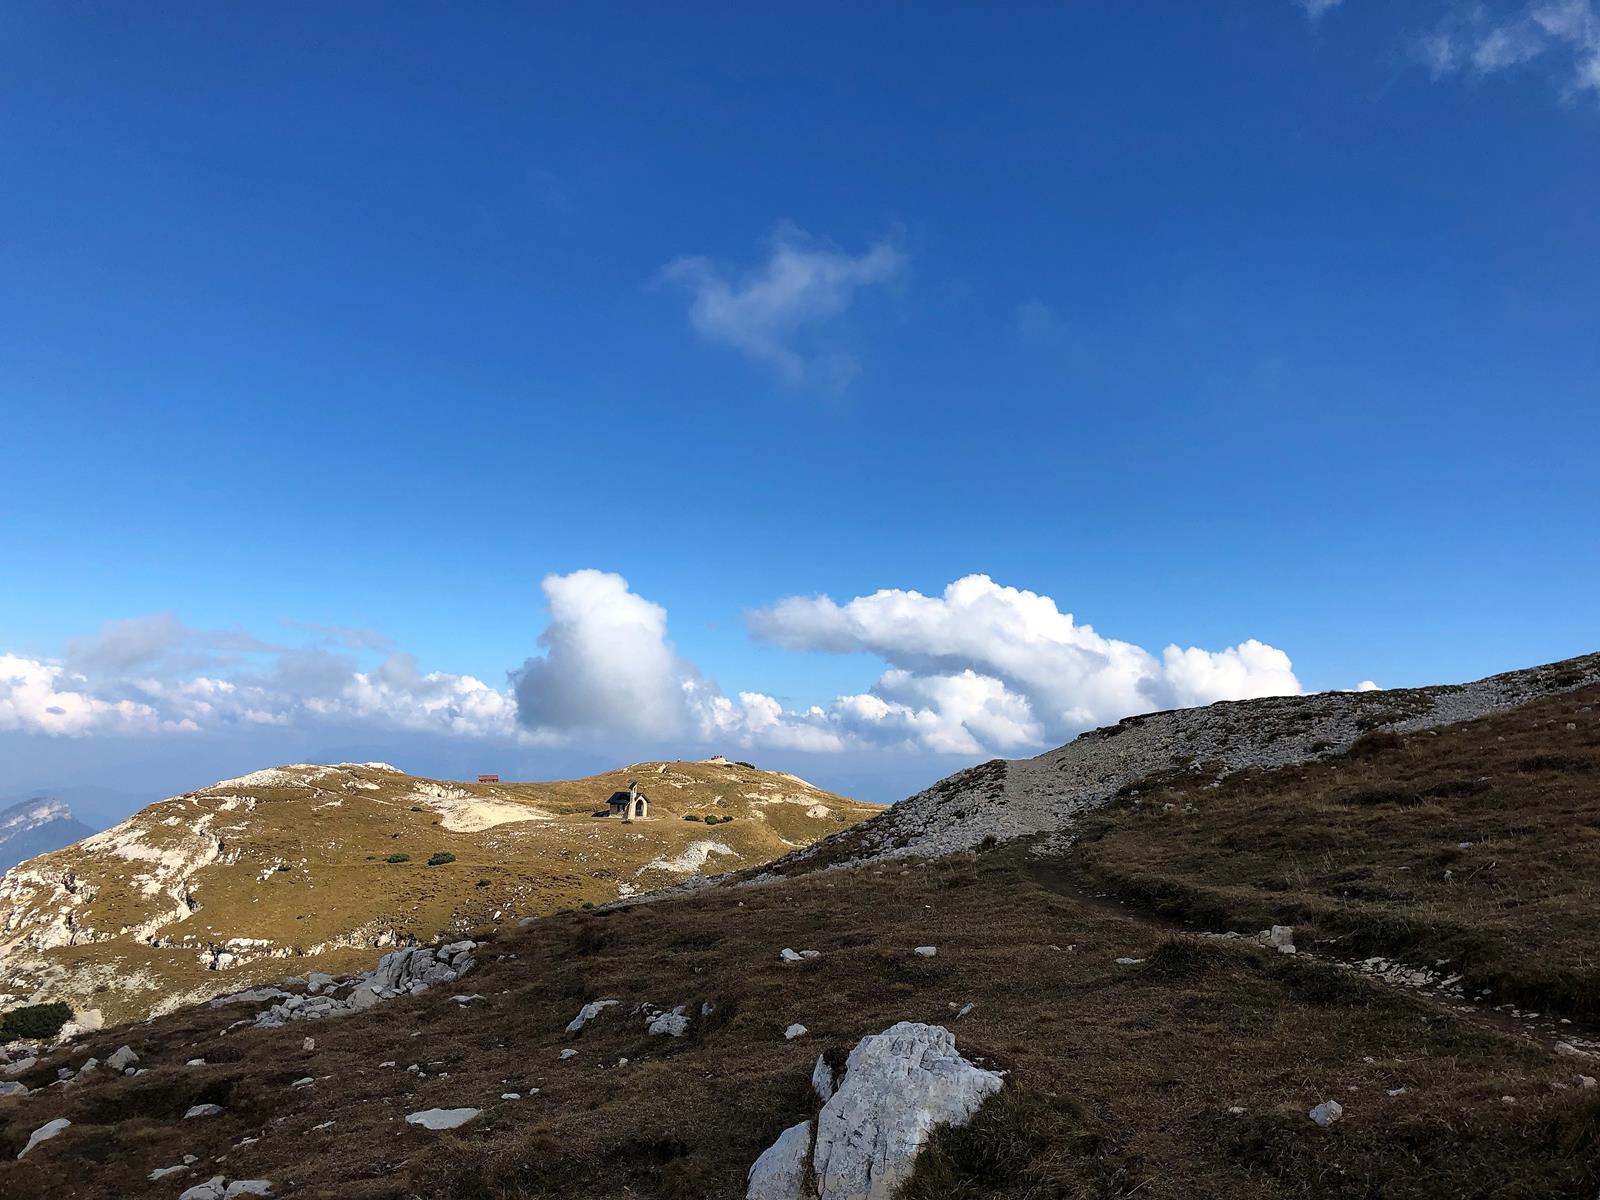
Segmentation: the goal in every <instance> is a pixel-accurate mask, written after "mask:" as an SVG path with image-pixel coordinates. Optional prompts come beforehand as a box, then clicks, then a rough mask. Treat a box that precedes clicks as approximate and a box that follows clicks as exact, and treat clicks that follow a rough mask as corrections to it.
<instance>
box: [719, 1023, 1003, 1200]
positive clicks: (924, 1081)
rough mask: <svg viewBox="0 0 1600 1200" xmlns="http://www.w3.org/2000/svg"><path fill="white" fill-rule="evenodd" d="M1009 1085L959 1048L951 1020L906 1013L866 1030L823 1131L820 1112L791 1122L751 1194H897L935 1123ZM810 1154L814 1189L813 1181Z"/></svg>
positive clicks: (966, 1111)
mask: <svg viewBox="0 0 1600 1200" xmlns="http://www.w3.org/2000/svg"><path fill="white" fill-rule="evenodd" d="M817 1074H818V1072H816V1071H813V1082H814V1083H815V1082H816V1076H817ZM1000 1086H1001V1079H1000V1076H999V1075H997V1074H996V1073H995V1072H993V1071H986V1070H983V1069H982V1068H981V1067H976V1066H974V1065H973V1064H972V1063H970V1062H968V1061H967V1060H966V1059H964V1058H962V1057H961V1055H960V1054H959V1053H957V1051H956V1039H955V1035H954V1034H952V1033H951V1032H950V1031H949V1030H948V1029H945V1028H944V1027H943V1026H940V1025H923V1024H920V1023H918V1022H914V1021H901V1022H900V1023H899V1024H898V1025H893V1026H890V1027H889V1028H888V1029H886V1030H884V1031H883V1032H882V1033H878V1034H871V1035H869V1036H867V1037H864V1038H862V1039H861V1041H860V1042H858V1043H857V1044H856V1047H855V1049H854V1050H852V1051H850V1057H849V1058H848V1059H847V1060H846V1062H845V1068H844V1075H843V1079H842V1080H841V1081H839V1082H838V1083H837V1085H836V1088H835V1090H834V1092H833V1095H832V1098H831V1099H829V1100H828V1101H827V1103H826V1104H824V1105H823V1106H822V1111H821V1112H820V1113H819V1114H818V1115H817V1120H816V1130H815V1134H814V1136H813V1132H812V1129H811V1124H810V1122H803V1123H801V1124H800V1125H795V1126H792V1127H790V1128H789V1129H787V1130H785V1131H784V1133H783V1135H782V1136H781V1137H780V1138H779V1139H778V1141H777V1142H775V1143H774V1144H773V1145H772V1146H771V1147H770V1148H769V1149H768V1150H767V1151H766V1152H765V1153H763V1154H762V1155H761V1157H760V1158H758V1159H757V1160H756V1162H755V1164H754V1165H753V1166H752V1167H751V1169H750V1178H749V1184H748V1188H747V1190H746V1193H745V1194H746V1197H747V1200H807V1198H808V1197H809V1196H812V1195H814V1196H815V1197H817V1198H818V1200H889V1198H890V1197H891V1196H893V1195H894V1193H895V1191H896V1190H897V1189H898V1188H899V1187H900V1185H901V1184H903V1183H904V1182H905V1181H906V1179H907V1178H908V1177H909V1176H910V1174H911V1168H912V1164H913V1162H914V1161H915V1159H916V1156H917V1154H918V1153H919V1152H920V1151H921V1149H922V1147H923V1146H924V1145H925V1144H926V1142H927V1140H928V1135H929V1134H930V1133H931V1132H932V1131H933V1129H934V1128H935V1127H937V1126H939V1125H964V1124H966V1123H967V1122H968V1121H969V1120H971V1119H972V1115H973V1114H974V1113H975V1112H977V1111H978V1108H979V1106H981V1105H982V1104H983V1102H984V1101H985V1100H987V1099H988V1098H989V1097H990V1096H991V1095H993V1094H994V1093H995V1092H997V1091H999V1090H1000ZM819 1090H820V1089H819ZM797 1154H798V1166H797V1165H796V1155H797ZM808 1157H809V1163H810V1166H811V1168H812V1172H813V1173H814V1176H815V1180H816V1191H815V1192H814V1193H809V1192H807V1191H806V1190H805V1185H804V1179H805V1175H806V1172H805V1166H806V1164H807V1159H808Z"/></svg>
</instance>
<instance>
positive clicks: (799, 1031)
mask: <svg viewBox="0 0 1600 1200" xmlns="http://www.w3.org/2000/svg"><path fill="white" fill-rule="evenodd" d="M810 1032H811V1031H810V1030H809V1029H807V1028H806V1027H805V1026H804V1025H802V1024H800V1022H798V1021H796V1022H795V1023H794V1024H793V1025H791V1026H789V1028H787V1029H785V1030H784V1031H783V1036H784V1040H785V1041H790V1042H792V1041H794V1040H795V1038H797V1037H805V1035H806V1034H808V1033H810Z"/></svg>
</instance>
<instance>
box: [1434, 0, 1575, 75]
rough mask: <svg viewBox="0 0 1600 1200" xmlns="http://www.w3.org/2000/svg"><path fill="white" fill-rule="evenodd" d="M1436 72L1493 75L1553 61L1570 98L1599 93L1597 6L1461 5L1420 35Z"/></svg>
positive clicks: (1559, 2) (1549, 2)
mask: <svg viewBox="0 0 1600 1200" xmlns="http://www.w3.org/2000/svg"><path fill="white" fill-rule="evenodd" d="M1417 53H1418V56H1419V57H1420V58H1421V60H1422V61H1423V62H1424V63H1425V64H1426V65H1427V67H1428V69H1429V70H1430V71H1431V72H1432V73H1433V75H1434V77H1435V78H1439V77H1442V76H1445V75H1449V74H1452V73H1454V72H1457V71H1462V70H1468V69H1470V70H1471V71H1472V72H1474V73H1475V74H1478V75H1491V74H1494V73H1496V72H1500V71H1505V70H1508V69H1510V68H1513V67H1518V66H1521V65H1523V64H1525V63H1532V62H1535V61H1536V60H1537V61H1539V62H1545V63H1551V64H1556V65H1555V67H1554V69H1555V72H1556V74H1557V77H1558V78H1559V80H1560V81H1561V86H1562V90H1563V92H1564V93H1565V94H1566V95H1567V96H1568V98H1572V97H1575V96H1577V95H1579V94H1581V93H1584V92H1591V93H1595V94H1597V95H1600V11H1597V10H1596V8H1595V5H1594V2H1593V0H1530V2H1524V3H1517V4H1504V3H1502V4H1498V5H1491V4H1473V5H1470V6H1464V7H1461V8H1459V9H1458V10H1457V12H1456V13H1455V14H1454V15H1453V16H1452V17H1451V18H1450V19H1449V20H1447V21H1446V22H1445V23H1444V24H1443V25H1441V26H1439V27H1438V28H1436V29H1434V30H1433V31H1431V32H1430V33H1428V34H1426V35H1425V36H1423V37H1422V38H1421V39H1419V41H1418V43H1417Z"/></svg>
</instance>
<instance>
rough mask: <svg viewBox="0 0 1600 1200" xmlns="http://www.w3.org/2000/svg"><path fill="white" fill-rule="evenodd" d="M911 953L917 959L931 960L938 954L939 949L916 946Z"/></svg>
mask: <svg viewBox="0 0 1600 1200" xmlns="http://www.w3.org/2000/svg"><path fill="white" fill-rule="evenodd" d="M911 953H913V954H915V955H916V956H917V957H918V958H932V957H933V956H934V955H936V954H938V953H939V947H937V946H918V947H917V948H916V949H915V950H913V951H912V952H911Z"/></svg>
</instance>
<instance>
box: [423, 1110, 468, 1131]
mask: <svg viewBox="0 0 1600 1200" xmlns="http://www.w3.org/2000/svg"><path fill="white" fill-rule="evenodd" d="M480 1111H482V1110H481V1109H476V1108H425V1109H423V1110H422V1111H421V1112H414V1113H407V1114H406V1124H407V1125H420V1126H422V1127H423V1128H424V1129H432V1130H440V1129H455V1128H457V1127H458V1126H461V1125H465V1124H466V1123H467V1122H468V1121H470V1120H472V1118H473V1117H475V1116H477V1115H478V1113H479V1112H480Z"/></svg>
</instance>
